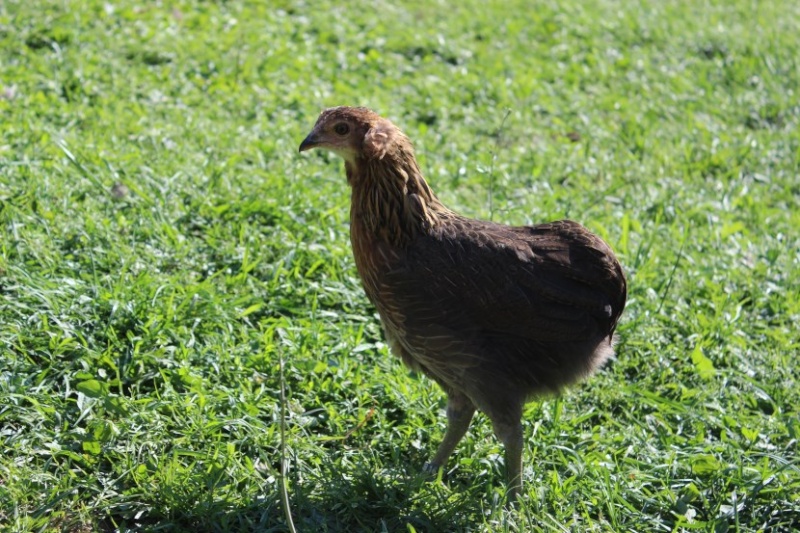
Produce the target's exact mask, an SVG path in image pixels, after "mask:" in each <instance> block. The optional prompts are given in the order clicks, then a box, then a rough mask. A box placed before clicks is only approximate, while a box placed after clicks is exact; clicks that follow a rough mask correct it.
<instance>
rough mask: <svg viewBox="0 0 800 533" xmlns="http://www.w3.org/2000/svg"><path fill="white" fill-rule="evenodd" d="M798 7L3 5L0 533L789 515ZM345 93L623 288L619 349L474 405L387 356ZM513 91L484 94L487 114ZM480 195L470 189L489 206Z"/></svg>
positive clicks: (471, 526) (450, 187)
mask: <svg viewBox="0 0 800 533" xmlns="http://www.w3.org/2000/svg"><path fill="white" fill-rule="evenodd" d="M799 33H800V10H799V9H798V7H797V5H795V4H792V3H787V2H781V1H778V0H767V1H763V2H751V1H747V0H732V1H728V2H721V1H720V2H718V1H704V2H693V1H689V0H683V1H679V0H676V1H671V2H633V1H625V2H623V1H613V0H602V1H600V2H580V1H577V0H562V1H559V2H553V1H542V2H536V3H535V4H531V3H529V2H517V1H512V2H510V3H509V2H496V1H489V2H471V1H468V2H463V3H461V4H459V5H457V6H452V5H448V4H447V3H445V2H433V3H430V2H418V1H414V2H408V3H401V4H397V3H389V2H378V3H374V2H345V3H342V2H328V1H325V0H321V1H318V2H313V3H306V2H270V3H259V2H246V1H239V0H230V1H227V2H201V1H199V0H198V1H191V0H190V1H184V2H174V3H160V2H159V3H156V2H134V1H131V0H120V1H118V2H104V1H100V0H88V1H85V2H77V1H70V0H64V1H58V2H56V1H44V0H42V1H39V2H26V1H23V0H7V1H5V2H3V3H2V4H1V5H0V65H1V69H0V227H1V228H2V229H0V528H1V529H2V530H4V531H67V532H82V531H112V530H120V531H134V530H147V531H155V530H169V531H198V530H200V531H254V530H257V531H285V530H287V526H286V520H285V515H284V512H283V509H282V506H281V503H280V501H281V496H280V490H281V489H280V488H281V486H282V485H281V476H280V470H281V461H280V458H281V449H282V447H281V438H280V434H281V423H280V422H281V416H282V415H281V413H282V410H281V402H280V401H279V398H280V390H281V382H282V377H281V374H280V372H279V359H280V358H283V360H284V361H285V370H284V373H283V381H284V382H285V387H286V398H287V399H286V404H285V405H284V407H285V408H286V416H285V423H286V424H285V430H286V437H285V446H286V457H287V460H288V463H289V469H288V475H287V479H286V483H287V486H288V496H289V501H290V503H291V507H292V508H291V511H292V515H293V517H294V521H295V524H296V525H297V528H298V530H299V531H313V530H317V531H431V532H433V531H648V532H649V531H714V532H726V531H791V530H794V529H796V528H798V527H800V496H798V495H800V462H799V461H798V455H797V447H798V444H797V442H798V435H799V434H800V386H798V377H799V376H798V366H797V354H798V349H799V348H800V341H799V340H798V334H797V324H798V321H800V298H798V295H799V294H800V235H799V234H798V228H799V227H800V214H798V213H799V212H800V211H798V209H797V206H798V205H800V185H799V184H800V178H798V175H799V174H800V133H799V132H800V130H799V129H798V122H799V121H800V105H798V87H800V74H799V72H800V71H799V70H798V58H799V57H800V44H798V40H797V37H796V36H797V35H798V34H799ZM340 104H351V105H355V104H361V105H368V106H370V107H372V108H374V109H376V110H378V111H379V112H381V113H383V114H385V115H387V116H389V117H391V118H392V119H393V120H395V121H396V122H397V123H398V124H399V125H400V126H401V127H402V128H403V129H404V130H405V131H406V132H407V133H408V134H409V136H410V137H411V138H412V139H413V140H414V141H415V143H416V146H417V150H418V154H419V159H420V163H421V165H422V168H423V169H424V171H425V173H426V175H427V176H428V178H429V181H430V182H431V184H432V186H433V187H434V188H435V190H437V191H438V193H439V195H440V197H441V198H442V199H443V200H444V201H445V203H447V204H448V205H450V206H451V207H453V208H455V209H457V210H459V211H462V212H464V213H466V214H469V215H471V216H475V217H484V218H487V217H490V216H491V217H492V218H493V219H494V220H498V221H503V222H506V223H515V224H522V223H534V222H541V221H546V220H552V219H557V218H561V217H570V218H573V219H576V220H579V221H581V222H583V223H585V224H586V225H588V226H589V227H590V228H592V229H593V230H595V231H597V232H598V233H599V234H601V235H602V236H604V237H605V238H606V239H608V240H609V242H610V243H611V244H612V246H613V247H614V248H615V250H616V251H617V252H618V255H619V257H620V258H621V260H622V262H623V264H624V266H625V268H626V271H627V273H628V276H629V286H630V301H629V304H628V308H627V310H626V313H625V315H624V318H623V322H622V324H621V326H620V327H619V330H618V331H619V334H620V344H619V347H618V348H619V349H618V357H617V359H616V360H615V361H613V363H612V364H610V365H608V366H607V367H606V369H605V370H604V371H602V372H601V373H600V374H598V375H597V376H595V377H593V378H592V379H590V380H589V381H587V382H586V383H584V384H582V385H580V386H578V387H575V388H573V389H572V390H571V391H570V392H569V393H567V394H566V395H564V396H563V397H561V398H559V399H547V400H544V401H542V402H539V403H532V404H530V405H529V406H528V408H527V411H526V417H525V421H526V422H525V425H526V427H525V431H526V444H525V467H526V469H525V478H526V480H525V481H526V484H525V494H524V497H523V502H522V505H521V507H520V509H519V510H518V511H517V512H507V511H505V510H504V509H503V505H502V501H503V491H504V486H503V464H502V450H501V447H500V445H499V444H498V442H497V441H496V439H495V438H494V437H493V436H492V434H491V428H490V426H489V424H488V423H487V421H486V420H485V419H484V418H483V417H478V418H477V419H476V421H475V422H474V424H473V428H472V430H471V432H470V434H469V436H468V438H467V439H466V440H465V441H464V442H463V443H462V445H461V446H460V447H459V449H458V450H457V453H456V455H455V456H454V459H453V462H452V464H451V467H452V468H451V471H450V473H449V476H448V477H447V479H445V480H438V481H430V480H427V479H426V478H424V477H423V476H421V475H420V474H419V470H420V467H421V465H422V464H423V462H424V460H425V459H426V457H427V456H428V455H429V454H430V453H431V452H432V451H433V449H434V448H435V446H436V444H437V443H438V441H439V439H440V438H441V436H442V434H443V431H444V417H443V413H442V407H443V395H442V393H441V392H440V391H439V390H438V389H437V388H436V387H435V386H434V385H432V384H431V382H430V381H428V380H426V379H424V378H422V377H420V376H415V375H411V374H409V373H408V372H407V371H406V369H404V368H403V367H402V365H401V364H400V363H399V362H398V361H397V360H396V359H394V358H393V357H392V356H390V354H389V353H388V351H387V347H386V345H385V344H384V343H383V340H382V335H381V332H380V328H379V325H378V322H377V319H376V317H375V313H374V310H373V309H372V308H371V307H370V306H369V305H368V303H367V301H366V298H365V296H364V295H363V292H362V290H361V288H360V285H359V281H358V279H357V277H356V273H355V269H354V265H353V261H352V258H351V253H350V249H349V242H348V228H347V220H348V219H347V216H348V215H347V210H348V202H349V198H348V190H347V186H346V183H345V180H344V176H343V172H342V169H341V163H340V162H339V161H338V160H336V159H335V158H333V157H328V156H326V155H324V154H321V155H311V156H308V155H307V154H304V156H298V155H297V153H296V151H297V146H298V144H299V142H300V140H302V138H303V136H304V135H305V134H306V133H307V132H308V130H309V129H310V128H311V126H312V125H313V122H314V120H315V118H316V115H317V113H318V112H319V110H320V109H322V108H323V107H326V106H330V105H340ZM506 115H507V116H506ZM490 196H491V197H490Z"/></svg>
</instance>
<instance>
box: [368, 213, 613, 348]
mask: <svg viewBox="0 0 800 533" xmlns="http://www.w3.org/2000/svg"><path fill="white" fill-rule="evenodd" d="M444 229H445V230H444V231H442V232H441V233H439V234H434V235H432V236H426V237H421V238H417V239H415V240H414V241H413V243H412V244H411V245H410V247H409V249H408V253H407V254H406V255H405V257H404V258H403V260H402V261H400V262H399V263H398V264H397V265H396V267H395V268H392V269H391V270H389V271H387V272H384V273H383V275H381V276H380V278H381V281H380V284H381V285H382V287H383V291H385V293H386V296H389V295H390V297H389V298H382V299H383V301H387V300H390V301H392V308H393V309H392V310H391V311H389V313H390V314H393V315H395V317H394V318H395V319H394V320H392V317H387V318H389V319H390V320H391V321H392V322H395V323H397V324H398V325H400V324H402V325H403V329H404V330H406V331H408V332H409V333H411V332H413V331H418V332H421V331H423V330H424V331H429V330H430V328H432V327H438V328H442V329H443V330H444V331H448V330H452V331H454V332H461V333H460V335H462V336H470V332H472V333H473V334H478V332H480V333H481V334H482V335H484V336H490V337H497V338H499V337H502V336H507V337H515V338H520V339H527V340H529V341H534V342H537V343H542V344H547V343H556V342H564V341H570V342H572V341H584V340H592V339H599V338H602V337H605V336H609V335H611V334H612V333H613V330H614V327H615V325H616V322H617V320H618V318H619V315H620V314H621V312H622V307H623V306H624V301H625V279H624V276H623V275H622V270H621V268H620V266H619V263H618V262H617V261H616V259H615V258H614V256H613V254H612V253H611V250H610V249H609V248H608V246H606V245H605V243H604V242H603V241H602V240H601V239H599V238H598V237H596V236H594V235H593V234H591V233H589V232H588V231H587V230H586V229H584V228H583V227H582V226H580V225H579V224H577V223H574V222H570V221H561V222H555V223H552V224H543V225H539V226H533V227H516V228H512V227H508V226H501V225H497V224H491V223H486V222H478V221H474V220H469V219H461V218H459V219H457V220H456V221H454V222H453V223H452V224H451V225H450V226H448V227H445V228H444Z"/></svg>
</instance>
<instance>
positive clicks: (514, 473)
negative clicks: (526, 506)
mask: <svg viewBox="0 0 800 533" xmlns="http://www.w3.org/2000/svg"><path fill="white" fill-rule="evenodd" d="M492 425H493V426H494V433H495V435H497V438H498V439H500V442H502V443H503V446H504V447H505V449H506V478H507V480H508V492H507V496H508V503H513V502H514V501H515V500H516V499H517V496H518V495H519V493H520V492H521V491H522V447H523V439H522V422H521V421H520V418H517V419H516V420H515V421H513V422H509V421H507V420H502V421H501V420H492Z"/></svg>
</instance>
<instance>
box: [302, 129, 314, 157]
mask: <svg viewBox="0 0 800 533" xmlns="http://www.w3.org/2000/svg"><path fill="white" fill-rule="evenodd" d="M318 144H319V138H317V135H316V133H315V132H313V131H312V132H311V133H309V134H308V137H306V138H305V139H303V142H301V143H300V150H299V151H300V152H305V151H306V150H311V149H312V148H314V147H315V146H317V145H318Z"/></svg>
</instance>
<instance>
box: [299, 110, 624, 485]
mask: <svg viewBox="0 0 800 533" xmlns="http://www.w3.org/2000/svg"><path fill="white" fill-rule="evenodd" d="M312 148H320V149H325V150H330V151H332V152H334V153H335V154H337V155H339V156H341V157H342V159H344V162H345V171H346V173H347V181H348V183H349V184H350V187H351V206H350V240H351V243H352V246H353V255H354V256H355V262H356V266H357V268H358V273H359V275H360V277H361V280H362V282H363V285H364V289H365V291H366V293H367V296H368V297H369V299H370V301H371V302H372V303H373V304H374V305H375V307H376V308H377V310H378V313H379V314H380V318H381V322H382V323H383V326H384V329H385V332H386V338H387V340H388V342H389V345H390V347H391V350H392V352H393V353H394V354H396V355H397V356H399V357H400V358H401V359H402V360H403V362H404V363H405V364H406V365H408V366H409V367H411V368H413V369H415V370H419V371H421V372H423V373H424V374H426V375H427V376H429V377H430V378H431V379H433V380H434V381H436V382H437V383H438V384H439V385H440V386H441V387H442V388H443V389H444V391H445V392H446V393H447V397H448V402H447V419H448V425H447V431H446V433H445V436H444V439H443V441H442V443H441V445H440V446H439V449H438V450H437V452H436V454H435V455H434V456H433V458H432V459H431V461H430V462H429V463H427V464H426V465H425V467H424V468H425V470H426V471H430V472H435V471H436V470H438V469H439V468H442V467H444V466H445V465H446V463H447V460H448V457H449V456H450V454H451V453H452V452H453V450H454V449H455V447H456V445H457V444H458V442H459V441H460V440H461V438H462V437H463V436H464V434H465V433H466V431H467V429H468V427H469V424H470V421H471V419H472V416H473V414H474V412H475V410H476V409H478V410H480V411H482V412H484V413H485V414H486V415H487V416H488V417H489V419H490V420H491V422H492V425H493V428H494V432H495V434H496V435H497V437H498V438H499V439H500V441H501V442H502V443H503V445H504V447H505V453H506V470H507V476H508V499H509V500H513V499H515V497H516V496H517V495H518V493H519V492H520V490H521V488H522V448H523V435H522V423H521V418H522V409H523V405H524V404H525V402H527V401H529V400H531V399H533V398H535V397H536V396H537V395H540V394H542V393H548V392H558V391H559V390H560V389H561V388H562V387H563V386H565V385H567V384H569V383H571V382H574V381H576V380H578V379H579V378H582V377H584V376H587V375H589V374H591V373H592V372H593V371H594V370H595V369H597V368H598V367H599V366H600V365H602V364H603V362H604V361H606V360H607V359H608V358H609V357H611V356H612V355H613V348H612V345H613V333H614V329H615V327H616V325H617V321H618V320H619V318H620V315H621V314H622V310H623V308H624V307H625V299H626V283H625V276H624V274H623V272H622V267H621V266H620V264H619V262H618V261H617V259H616V257H615V256H614V253H613V252H612V251H611V248H609V246H608V245H607V244H606V243H605V242H603V240H602V239H600V238H599V237H597V236H596V235H594V234H592V233H591V232H589V231H588V230H587V229H586V228H584V227H583V226H581V225H580V224H578V223H576V222H572V221H569V220H561V221H558V222H551V223H547V224H540V225H536V226H519V227H514V226H506V225H502V224H496V223H493V222H486V221H482V220H475V219H471V218H467V217H464V216H461V215H459V214H458V213H455V212H453V211H451V210H450V209H448V208H447V207H445V206H444V205H443V204H442V203H441V202H440V201H439V199H438V198H437V197H436V195H435V194H434V193H433V191H432V190H431V188H430V187H429V186H428V184H427V183H426V181H425V179H424V178H423V177H422V173H421V172H420V169H419V166H418V165H417V161H416V159H415V157H414V150H413V148H412V145H411V142H410V141H409V139H408V138H407V137H406V136H405V135H404V134H403V132H401V131H400V130H399V129H398V128H397V127H396V126H395V125H394V124H392V123H391V122H390V121H389V120H387V119H384V118H381V117H380V116H379V115H377V114H376V113H374V112H373V111H371V110H369V109H366V108H362V107H335V108H331V109H327V110H325V111H323V112H322V114H321V115H320V117H319V119H318V120H317V122H316V124H315V125H314V128H313V130H311V133H310V134H309V135H308V136H307V137H306V138H305V140H304V141H303V142H302V144H301V145H300V151H301V152H302V151H305V150H309V149H312Z"/></svg>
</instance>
